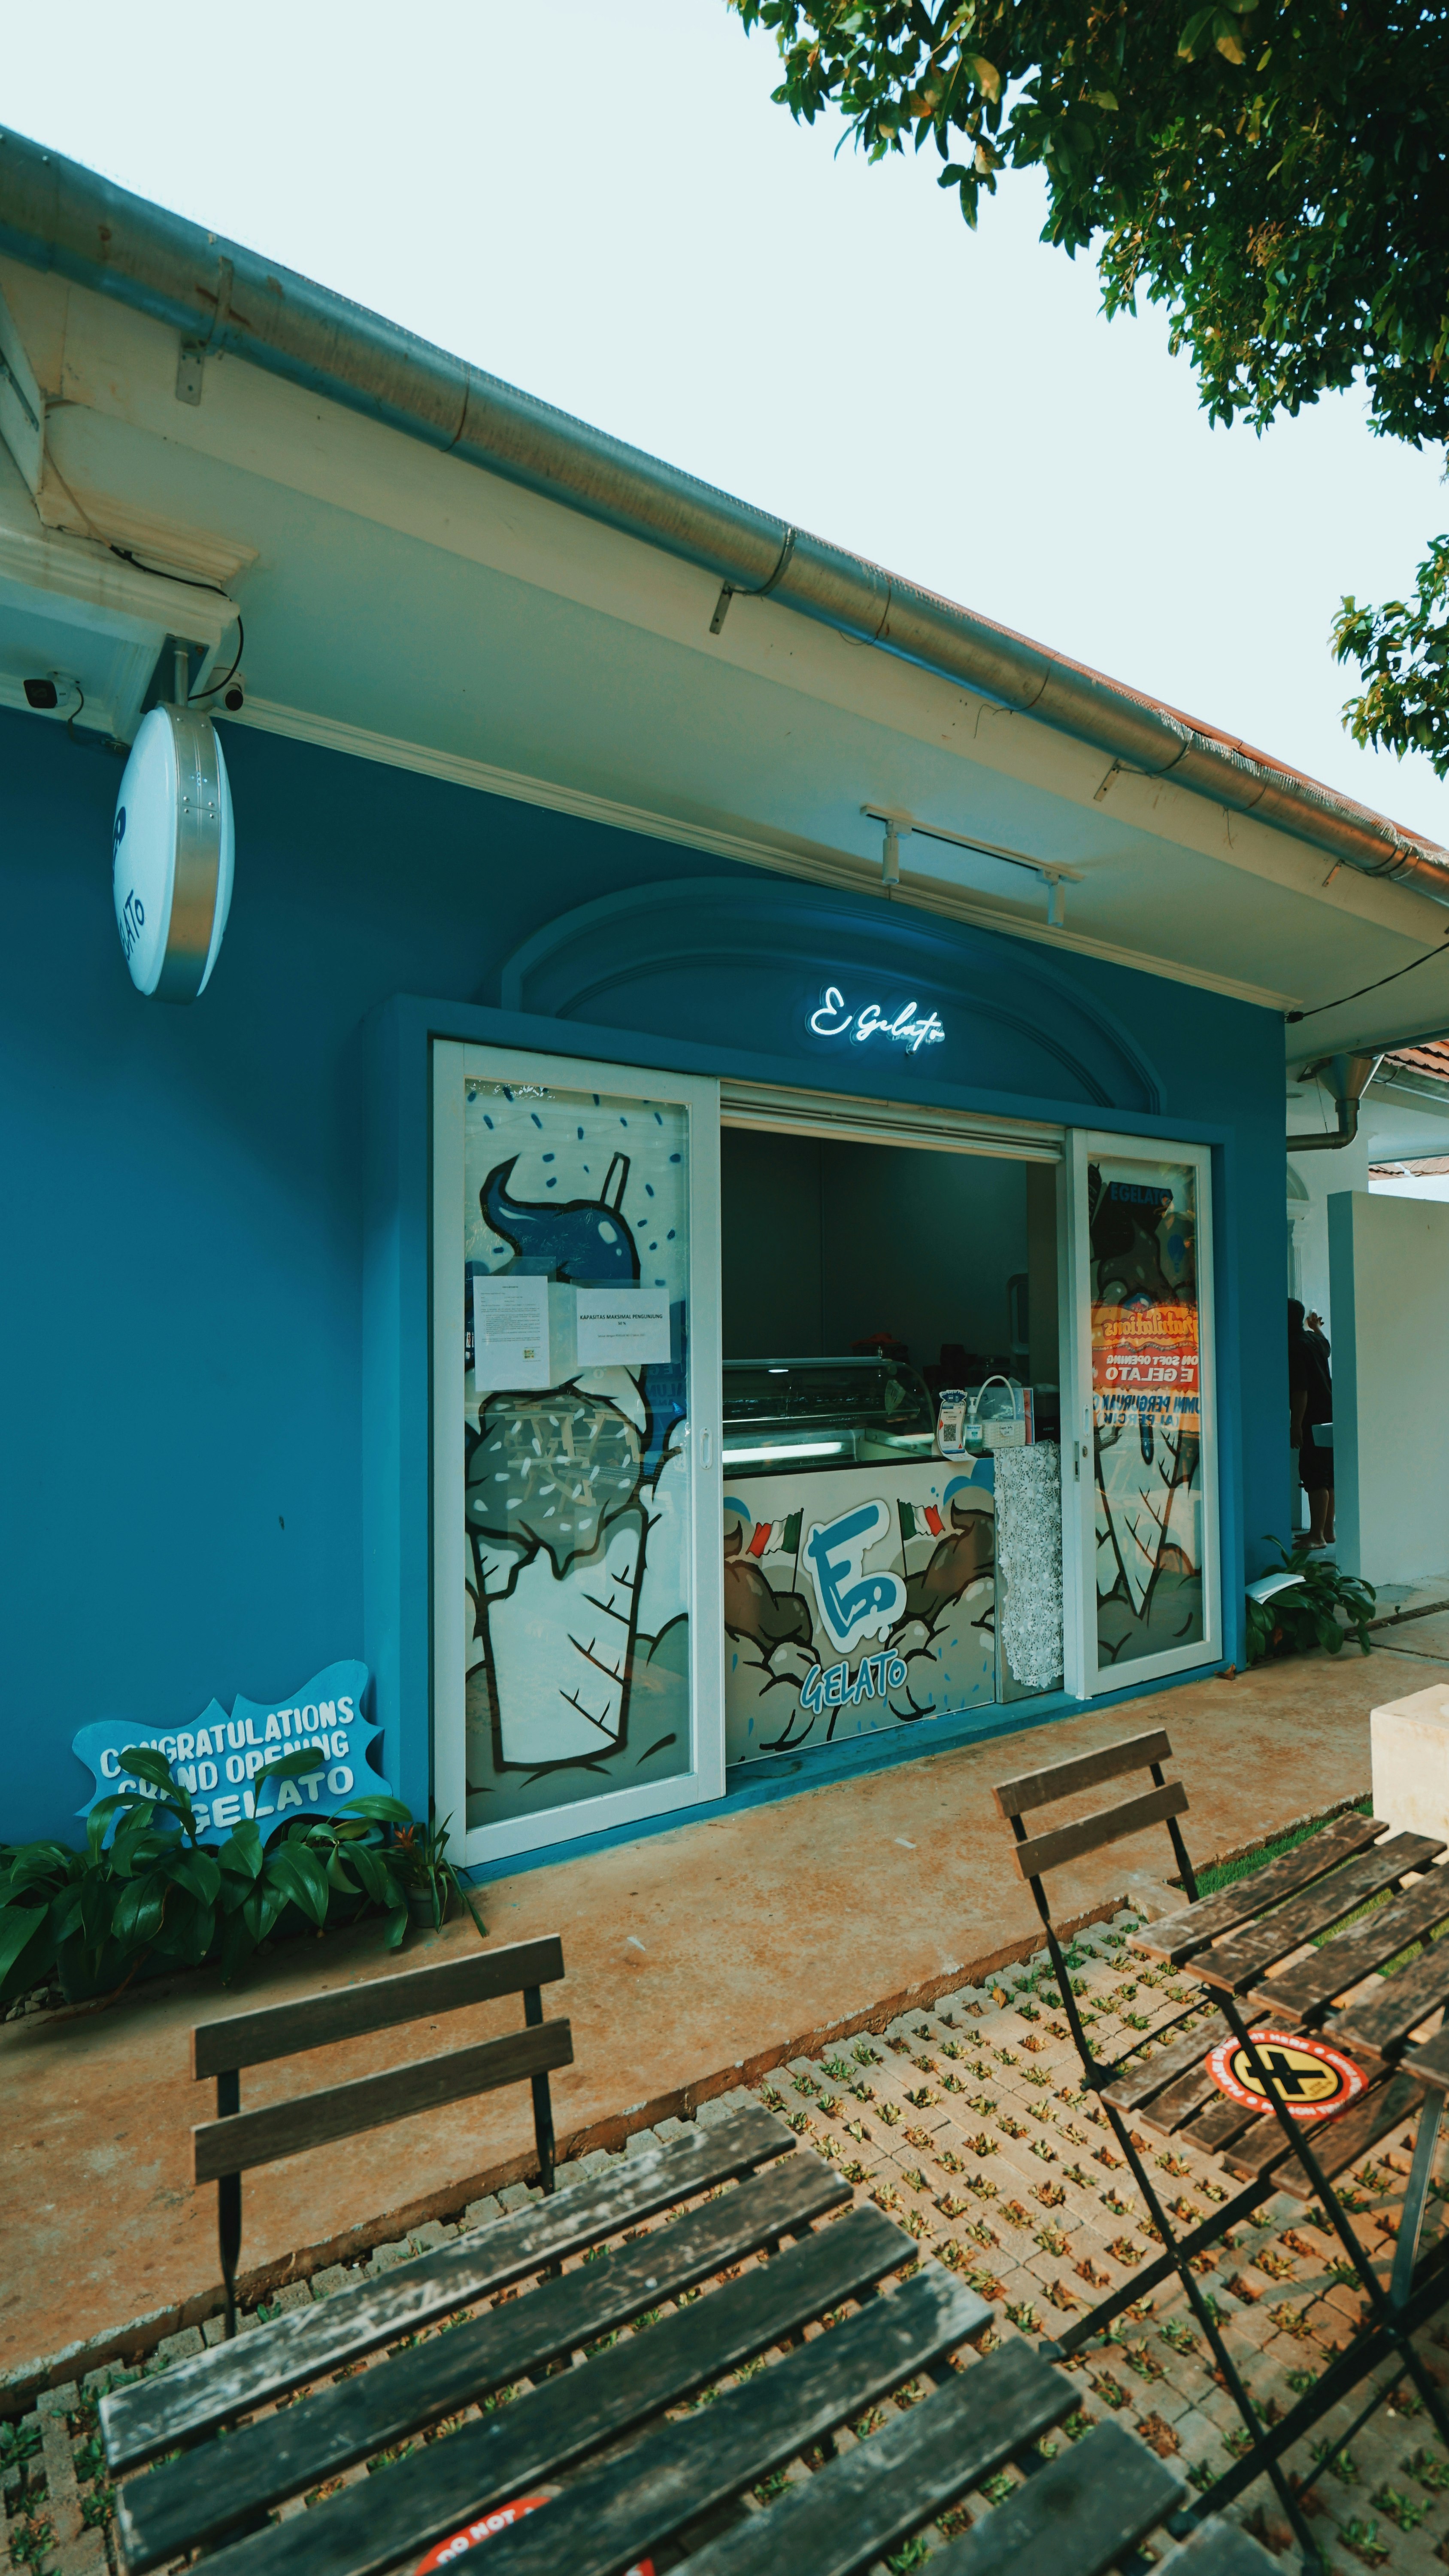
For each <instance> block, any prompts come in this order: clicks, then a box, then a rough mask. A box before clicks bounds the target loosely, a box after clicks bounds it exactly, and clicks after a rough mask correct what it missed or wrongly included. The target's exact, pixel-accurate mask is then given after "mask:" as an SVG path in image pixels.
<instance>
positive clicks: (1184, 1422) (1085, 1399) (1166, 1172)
mask: <svg viewBox="0 0 1449 2576" xmlns="http://www.w3.org/2000/svg"><path fill="white" fill-rule="evenodd" d="M1073 1148H1074V1151H1073V1161H1072V1189H1071V1197H1072V1218H1073V1250H1074V1262H1073V1268H1074V1271H1075V1298H1074V1303H1075V1310H1076V1311H1075V1321H1076V1351H1075V1360H1076V1387H1075V1390H1074V1393H1075V1405H1074V1411H1075V1416H1076V1436H1075V1443H1074V1457H1075V1462H1076V1465H1077V1478H1076V1489H1077V1492H1078V1496H1079V1508H1080V1512H1081V1517H1082V1521H1083V1530H1082V1537H1083V1551H1084V1559H1085V1563H1086V1566H1087V1567H1088V1568H1090V1569H1091V1571H1090V1576H1089V1580H1088V1584H1087V1587H1086V1588H1087V1600H1086V1604H1085V1618H1084V1630H1085V1634H1084V1638H1083V1646H1084V1653H1083V1658H1082V1660H1083V1665H1084V1681H1085V1686H1086V1688H1087V1690H1088V1691H1089V1692H1090V1691H1102V1690H1111V1689H1120V1688H1121V1687H1122V1686H1123V1685H1124V1684H1127V1683H1131V1682H1134V1681H1150V1680H1152V1679H1154V1678H1155V1677H1156V1676H1158V1675H1160V1674H1166V1673H1173V1672H1180V1671H1185V1670H1189V1669H1191V1668H1192V1667H1193V1666H1195V1665H1199V1664H1211V1663H1214V1662H1216V1661H1217V1660H1218V1658H1219V1656H1220V1654H1221V1651H1222V1648H1221V1608H1220V1600H1219V1571H1218V1546H1217V1440H1216V1418H1215V1413H1214V1389H1213V1322H1212V1207H1211V1158H1210V1155H1209V1153H1208V1150H1207V1148H1206V1147H1203V1146H1196V1145H1154V1146H1151V1147H1148V1146H1146V1145H1142V1144H1138V1143H1137V1142H1136V1141H1135V1140H1134V1139H1132V1138H1122V1137H1116V1136H1102V1135H1099V1136H1092V1135H1080V1134H1079V1135H1077V1136H1076V1137H1074V1139H1073Z"/></svg>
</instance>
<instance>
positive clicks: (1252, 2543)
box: [1172, 2514, 1278, 2576]
mask: <svg viewBox="0 0 1449 2576" xmlns="http://www.w3.org/2000/svg"><path fill="white" fill-rule="evenodd" d="M1172 2566H1173V2576H1278V2560H1277V2559H1276V2558H1270V2557H1269V2555H1268V2552H1267V2550H1266V2549H1263V2548H1261V2547H1260V2546H1259V2544H1258V2542H1257V2541H1256V2540H1255V2539H1254V2538H1253V2535H1252V2533H1251V2532H1250V2531H1244V2530H1243V2529H1242V2528H1241V2527H1240V2525H1239V2524H1237V2523H1236V2522H1224V2521H1223V2520H1222V2518H1221V2516H1220V2515H1218V2514H1213V2515H1212V2516H1211V2517H1210V2519H1209V2520H1208V2521H1207V2522H1204V2523H1200V2524H1199V2525H1198V2528H1197V2530H1196V2531H1195V2532H1194V2533H1193V2534H1192V2537H1191V2538H1190V2540H1189V2541H1188V2542H1187V2543H1186V2546H1185V2547H1184V2548H1182V2549H1180V2550H1179V2552H1178V2554H1177V2556H1176V2557H1175V2558H1174V2559H1173V2561H1172Z"/></svg>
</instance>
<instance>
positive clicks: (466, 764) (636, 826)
mask: <svg viewBox="0 0 1449 2576" xmlns="http://www.w3.org/2000/svg"><path fill="white" fill-rule="evenodd" d="M220 712H221V711H220V710H219V709H218V710H217V713H218V715H220ZM222 720H223V721H224V722H226V723H228V724H247V725H253V726H255V727H256V728H257V730H258V731H259V732H262V733H277V734H284V735H285V736H286V737H287V738H288V740H289V741H292V742H308V743H312V744H315V745H316V747H317V748H318V749H319V750H323V751H340V752H345V753H346V754H347V755H348V756H349V757H350V758H352V759H354V760H376V761H380V762H382V763H383V765H384V766H385V767H387V768H389V769H411V770H415V771H417V772H418V773H419V775H421V776H422V777H425V778H441V779H445V780H446V781H447V782H448V784H449V785H450V786H454V787H471V788H474V789H476V790H477V791H478V792H479V793H481V794H483V795H487V796H508V797H512V798H513V799H514V801H515V802H516V803H518V804H521V805H541V806H544V807H545V808H547V809H548V810H549V811H550V812H552V813H555V814H575V815H578V816H579V817H580V818H581V819H582V820H583V821H585V822H590V823H606V824H609V825H610V826H611V827H612V828H613V829H614V830H616V831H621V832H639V833H642V834H644V835H645V836H646V837H647V838H648V839H650V840H656V841H673V842H676V843H677V844H678V845H679V846H680V847H681V848H683V849H688V850H706V851H708V852H709V853H710V854H711V855H712V856H714V857H715V858H721V859H737V860H740V861H741V862H743V864H744V865H745V866H747V867H753V868H770V869H773V870H774V872H775V874H776V875H778V876H791V877H804V878H807V879H809V880H810V881H812V882H813V883H814V884H817V885H833V886H839V887H842V888H844V889H845V890H846V891H848V892H849V893H851V894H879V893H880V891H881V883H880V876H879V873H878V871H877V870H876V869H875V868H874V867H873V866H872V865H871V864H870V863H869V862H863V861H862V860H860V859H859V858H857V857H855V856H853V855H852V854H851V853H850V852H848V851H845V850H830V849H825V848H821V847H820V846H819V845H818V844H812V843H809V842H803V841H792V840H788V839H785V838H783V837H782V838H781V839H780V840H778V841H775V840H766V839H764V838H760V839H754V838H752V837H747V836H746V835H744V834H743V833H739V832H727V831H721V830H719V829H718V828H717V827H716V826H714V825H711V824H706V823H695V822H688V821H684V820H681V819H680V818H679V817H677V816H675V815H673V814H659V813H654V812H652V811H651V810H650V809H649V808H648V807H647V806H642V805H625V804H621V803H620V802H618V801H617V799H615V798H614V797H611V796H598V795H595V794H594V793H593V792H592V791H591V790H590V789H588V788H583V787H567V786H564V785H562V784H561V783H560V782H558V781H557V780H554V779H546V778H531V777H529V776H527V775H526V774H525V773H524V772H523V771H521V770H516V769H499V768H496V767H495V766H494V765H493V763H492V762H490V761H486V760H473V759H470V758H469V757H468V756H467V755H466V754H465V753H463V752H454V751H439V750H436V749H435V748H434V747H433V746H432V745H431V744H429V743H422V742H406V741H402V740H399V739H397V738H396V737H395V736H393V735H390V734H382V733H375V732H373V731H372V730H371V729H370V728H369V727H367V726H365V725H353V724H347V723H345V722H344V721H343V720H342V718H341V717H340V716H319V715H311V714H309V713H308V712H307V710H306V709H305V708H302V707H287V706H282V705H279V704H278V703H277V702H276V701H274V700H272V699H269V698H248V699H247V702H246V705H245V706H244V707H243V708H242V709H241V710H240V712H239V713H238V714H237V715H234V716H226V717H225V718H223V719H222ZM894 900H896V901H898V902H904V903H908V904H911V905H913V906H914V907H915V908H916V909H918V910H920V911H923V912H937V913H942V914H944V915H945V916H946V917H947V918H948V919H949V920H952V921H968V922H974V923H976V924H977V925H978V926H979V927H981V928H982V929H985V930H1000V931H1005V932H1006V933H1007V934H1008V935H1009V936H1010V937H1011V938H1014V939H1034V940H1036V941H1038V942H1039V943H1040V945H1041V946H1043V947H1046V948H1069V949H1071V950H1073V951H1074V952H1075V953H1076V954H1077V955H1078V956H1081V957H1098V958H1101V959H1102V960H1103V961H1104V962H1105V963H1106V964H1108V965H1111V966H1130V967H1132V968H1134V969H1135V970H1136V971H1137V972H1138V973H1139V974H1143V975H1162V976H1165V977H1166V978H1167V979H1168V981H1169V982H1171V983H1174V984H1192V985H1195V986H1196V987H1197V988H1198V989H1199V990H1200V991H1202V992H1207V993H1222V994H1224V995H1225V996H1226V997H1227V999H1228V1000H1230V1001H1234V1002H1252V1003H1256V1004H1257V1005H1258V1006H1259V1007H1260V1008H1261V1009H1264V1010H1269V1011H1287V1010H1291V1009H1292V1008H1293V1007H1294V1001H1295V997H1294V995H1293V994H1291V993H1277V992H1272V991H1270V990H1269V989H1268V988H1267V987H1266V986H1265V985H1262V984H1246V983H1243V982H1241V981H1240V980H1239V979H1238V978H1237V977H1236V976H1232V975H1215V974H1213V973H1211V972H1210V971H1209V970H1208V969H1207V968H1205V967H1197V966H1183V965H1180V964H1179V963H1178V962H1177V960H1176V959H1174V958H1168V957H1154V956H1151V955H1147V954H1145V953H1143V952H1141V951H1139V950H1136V949H1131V948H1122V947H1119V946H1117V944H1116V943H1115V942H1114V941H1112V940H1108V939H1093V938H1092V937H1090V936H1089V935H1088V934H1087V933H1086V932H1084V931H1074V930H1072V929H1071V928H1070V927H1068V928H1067V929H1065V930H1049V929H1048V928H1047V926H1046V923H1045V922H1044V921H1043V922H1040V923H1038V922H1035V921H1032V920H1026V919H1023V918H1022V916H1021V915H1020V914H1019V913H1016V912H1013V911H1011V910H1010V909H1009V908H1008V907H1007V906H1006V905H1005V904H995V903H992V902H991V901H990V900H989V899H988V898H987V897H985V896H981V895H971V894H963V893H961V892H960V891H959V889H958V888H956V887H954V886H943V885H939V884H937V883H936V882H934V881H933V880H932V879H931V878H929V877H926V876H922V875H920V874H918V873H916V872H914V871H912V870H911V869H908V868H903V869H902V871H901V884H900V886H899V888H898V889H897V891H896V894H895V897H894Z"/></svg>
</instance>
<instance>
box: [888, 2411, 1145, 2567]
mask: <svg viewBox="0 0 1449 2576" xmlns="http://www.w3.org/2000/svg"><path fill="white" fill-rule="evenodd" d="M1184 2492H1185V2490H1184V2487H1183V2483H1182V2480H1181V2478H1179V2477H1177V2476H1175V2475H1174V2473H1173V2471H1172V2470H1171V2469H1169V2468H1168V2467H1167V2466H1166V2464H1165V2463H1164V2462H1163V2461H1162V2460H1159V2459H1158V2457H1157V2455H1156V2453H1155V2452H1154V2451H1149V2449H1148V2447H1147V2445H1146V2443H1145V2442H1139V2440H1138V2439H1137V2436H1136V2434H1135V2433H1129V2432H1127V2430H1126V2429H1125V2427H1124V2426H1123V2425H1121V2424H1110V2423H1108V2424H1099V2425H1098V2426H1097V2427H1096V2430H1095V2431H1094V2432H1091V2433H1088V2434H1087V2435H1086V2436H1085V2438H1084V2439H1083V2440H1082V2441H1080V2442H1076V2443H1074V2444H1073V2445H1072V2446H1071V2448H1070V2449H1068V2450H1064V2451H1059V2452H1058V2453H1057V2456H1056V2458H1055V2459H1054V2460H1049V2461H1048V2462H1047V2465H1046V2467H1045V2468H1044V2469H1038V2470H1037V2472H1036V2474H1035V2476H1034V2477H1031V2478H1028V2480H1027V2482H1026V2484H1025V2485H1024V2486H1020V2487H1018V2488H1017V2491H1016V2493H1015V2495H1013V2496H1010V2497H1008V2499H1007V2501H1006V2502H1005V2504H1000V2505H998V2506H997V2508H996V2511H995V2512H994V2513H986V2514H983V2515H982V2517H981V2519H980V2521H979V2522H977V2523H973V2525H972V2527H971V2529H970V2530H969V2531H968V2532H967V2533H966V2534H965V2535H964V2537H963V2538H962V2539H960V2540H956V2541H953V2542H952V2543H951V2545H950V2547H949V2548H948V2549H943V2550H942V2551H941V2553H940V2555H939V2557H938V2558H935V2559H933V2560H932V2561H931V2566H932V2570H933V2576H934V2571H935V2570H937V2569H939V2571H940V2576H1009V2571H1010V2570H1012V2569H1013V2568H1027V2567H1041V2566H1045V2565H1047V2564H1048V2563H1050V2564H1051V2565H1052V2566H1053V2567H1058V2568H1060V2569H1061V2570H1062V2576H1104V2571H1105V2570H1106V2569H1107V2568H1109V2567H1115V2566H1116V2565H1117V2563H1118V2560H1119V2559H1122V2558H1126V2557H1128V2556H1130V2554H1131V2552H1132V2551H1133V2550H1134V2549H1135V2548H1136V2546H1137V2543H1138V2542H1139V2540H1145V2539H1146V2537H1147V2535H1148V2533H1149V2532H1150V2531H1152V2530H1154V2529H1155V2528H1156V2526H1157V2524H1158V2523H1160V2522H1165V2521H1166V2519H1167V2516H1168V2515H1169V2514H1170V2513H1171V2512H1173V2511H1174V2509H1175V2508H1176V2506H1177V2505H1178V2504H1179V2503H1180V2501H1181V2499H1182V2496H1183V2494H1184Z"/></svg>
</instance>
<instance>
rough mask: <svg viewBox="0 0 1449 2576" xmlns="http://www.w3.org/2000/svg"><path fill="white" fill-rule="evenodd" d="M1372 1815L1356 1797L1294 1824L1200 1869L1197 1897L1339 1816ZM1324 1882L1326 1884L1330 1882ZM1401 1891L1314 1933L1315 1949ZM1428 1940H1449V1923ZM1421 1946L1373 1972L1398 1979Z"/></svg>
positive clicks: (1367, 1802) (1231, 1882)
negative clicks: (1331, 1811) (1328, 1813)
mask: <svg viewBox="0 0 1449 2576" xmlns="http://www.w3.org/2000/svg"><path fill="white" fill-rule="evenodd" d="M1372 1812H1373V1800H1372V1798H1355V1800H1354V1801H1353V1805H1352V1807H1350V1808H1339V1809H1337V1810H1336V1811H1335V1813H1334V1815H1332V1816H1317V1817H1315V1818H1314V1819H1313V1820H1312V1821H1311V1822H1310V1823H1309V1824H1306V1825H1295V1826H1294V1827H1293V1828H1292V1830H1291V1831H1290V1832H1288V1833H1286V1834H1277V1835H1275V1836H1274V1837H1273V1838H1272V1840H1271V1841H1269V1842H1265V1843H1262V1844H1260V1845H1259V1846H1258V1847H1257V1848H1256V1849H1255V1850H1253V1851H1251V1852H1244V1853H1242V1854H1241V1855H1240V1856H1239V1857H1238V1858H1237V1859H1235V1860H1226V1861H1217V1862H1214V1863H1212V1864H1211V1865H1210V1866H1209V1867H1208V1868H1206V1869H1203V1870H1199V1872H1198V1874H1197V1884H1198V1894H1199V1895H1200V1896H1216V1895H1217V1893H1218V1890H1219V1889H1220V1888H1223V1887H1233V1886H1235V1885H1236V1884H1237V1882H1238V1880H1240V1879H1243V1878H1248V1877H1250V1876H1251V1875H1252V1873H1253V1871H1254V1870H1258V1869H1265V1868H1266V1867H1267V1864H1268V1863H1269V1861H1271V1860H1277V1859H1278V1858H1279V1857H1280V1856H1281V1854H1282V1853H1284V1852H1289V1851H1294V1850H1296V1849H1297V1846H1298V1845H1299V1844H1300V1843H1305V1842H1307V1841H1308V1840H1309V1839H1310V1837H1311V1836H1312V1835H1314V1834H1321V1833H1322V1832H1323V1831H1324V1830H1325V1828H1326V1827H1327V1826H1328V1825H1330V1824H1336V1823H1337V1821H1338V1818H1339V1816H1340V1815H1344V1814H1351V1815H1360V1816H1367V1815H1371V1814H1372ZM1350 1866H1351V1864H1350V1863H1349V1862H1348V1861H1340V1862H1339V1864H1338V1867H1339V1868H1340V1869H1347V1868H1349V1867H1350ZM1335 1875H1336V1872H1335V1871H1333V1870H1330V1871H1329V1872H1328V1879H1329V1880H1331V1879H1332V1878H1333V1877H1334V1876H1335ZM1323 1883H1324V1884H1327V1880H1325V1881H1324V1882H1323ZM1399 1892H1400V1891H1399V1890H1398V1889H1397V1888H1392V1887H1386V1888H1382V1889H1381V1890H1380V1891H1379V1894H1378V1895H1377V1896H1369V1897H1366V1898H1365V1899H1364V1902H1363V1903H1362V1905H1355V1906H1354V1908H1353V1909H1352V1911H1351V1912H1350V1913H1348V1914H1345V1915H1343V1916H1341V1917H1340V1919H1339V1921H1338V1922H1336V1923H1334V1924H1331V1925H1330V1926H1329V1928H1328V1930H1327V1931H1326V1932H1315V1933H1313V1934H1311V1935H1310V1938H1311V1940H1312V1943H1313V1947H1314V1948H1315V1950H1321V1949H1322V1948H1323V1945H1324V1943H1325V1942H1326V1941H1336V1940H1337V1939H1338V1936H1339V1934H1340V1933H1341V1932H1346V1931H1348V1929H1349V1927H1350V1925H1352V1924H1354V1923H1361V1922H1362V1921H1363V1919H1364V1917H1365V1916H1366V1915H1369V1914H1377V1913H1378V1912H1379V1910H1380V1908H1381V1907H1382V1906H1385V1905H1391V1904H1392V1903H1393V1901H1394V1898H1395V1897H1396V1896H1397V1895H1398V1894H1399ZM1294 1901H1295V1900H1294V1899H1293V1898H1292V1897H1285V1898H1284V1900H1283V1902H1284V1904H1285V1905H1291V1904H1292V1903H1293V1902H1294ZM1273 1910H1276V1909H1273ZM1428 1937H1429V1939H1430V1941H1444V1940H1449V1922H1444V1923H1441V1924H1439V1925H1437V1926H1436V1928H1435V1930H1434V1931H1432V1932H1431V1933H1430V1934H1429V1936H1428ZM1421 1947H1422V1944H1421V1943H1420V1942H1418V1941H1411V1942H1410V1944H1409V1946H1408V1948H1407V1949H1406V1950H1400V1951H1398V1952H1396V1954H1395V1956H1394V1957H1393V1958H1392V1959H1387V1960H1385V1962H1384V1965H1383V1966H1382V1967H1381V1968H1379V1969H1376V1970H1375V1971H1374V1973H1375V1974H1376V1975H1378V1976H1380V1977H1394V1976H1397V1975H1398V1973H1399V1970H1400V1969H1401V1968H1406V1967H1408V1965H1409V1963H1410V1961H1411V1960H1413V1959H1415V1958H1417V1957H1418V1955H1419V1952H1420V1949H1421Z"/></svg>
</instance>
